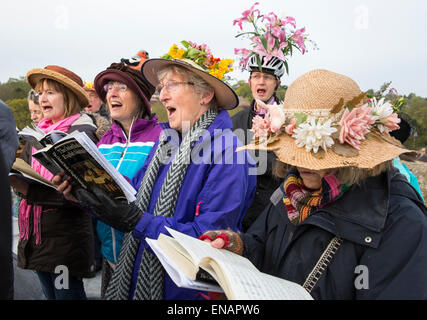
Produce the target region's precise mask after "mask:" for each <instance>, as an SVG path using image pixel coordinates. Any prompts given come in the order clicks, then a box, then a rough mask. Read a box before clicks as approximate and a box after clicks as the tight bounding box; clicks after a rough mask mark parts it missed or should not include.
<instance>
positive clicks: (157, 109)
mask: <svg viewBox="0 0 427 320" xmlns="http://www.w3.org/2000/svg"><path fill="white" fill-rule="evenodd" d="M151 112H153V113H155V114H157V117H158V118H159V122H168V121H169V120H168V113H167V111H166V109H165V107H164V106H163V105H162V103H161V102H158V101H156V102H152V103H151Z"/></svg>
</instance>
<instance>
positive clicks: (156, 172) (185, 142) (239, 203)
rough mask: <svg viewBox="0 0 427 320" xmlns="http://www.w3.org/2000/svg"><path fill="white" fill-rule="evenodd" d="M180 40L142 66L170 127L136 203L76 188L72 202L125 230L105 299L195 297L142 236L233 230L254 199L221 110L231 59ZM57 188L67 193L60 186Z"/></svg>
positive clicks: (229, 96)
mask: <svg viewBox="0 0 427 320" xmlns="http://www.w3.org/2000/svg"><path fill="white" fill-rule="evenodd" d="M182 43H183V44H184V45H186V49H187V50H184V49H178V48H177V46H173V47H172V48H171V50H170V51H169V53H170V54H169V55H166V56H165V58H164V59H151V60H147V61H146V62H145V63H144V64H143V66H142V71H141V72H142V74H143V76H144V77H145V78H146V79H147V80H148V81H149V82H150V83H151V84H152V85H153V86H156V87H157V92H158V93H159V99H160V101H161V102H162V103H163V105H164V106H165V108H166V109H167V112H168V117H169V123H166V124H162V128H163V132H162V135H161V137H160V140H159V141H158V142H157V143H156V145H155V146H154V147H153V150H152V152H151V153H150V155H149V156H148V159H147V161H146V164H145V165H144V167H143V168H142V170H140V172H138V173H137V174H136V176H135V177H134V178H133V180H132V184H133V185H134V187H135V188H136V189H138V194H137V200H136V202H134V203H131V204H130V205H129V204H127V203H120V202H115V201H113V200H111V199H108V197H107V196H106V195H105V194H102V192H100V191H99V190H93V192H79V191H77V197H78V199H79V201H80V202H81V203H82V204H83V205H86V206H88V207H90V208H91V209H92V210H94V212H95V213H96V214H97V215H98V216H99V218H100V219H101V220H104V221H105V222H106V223H107V224H110V225H112V226H116V227H117V228H118V229H121V230H123V231H127V232H128V233H127V234H126V235H125V239H124V243H123V248H122V251H121V252H120V258H119V262H118V264H117V267H116V270H115V272H114V275H113V278H112V280H111V282H110V286H109V287H108V289H107V293H106V298H107V299H135V300H139V299H150V300H151V299H195V298H197V297H199V298H201V297H202V295H200V294H198V292H197V291H195V290H190V289H182V288H178V287H177V286H176V285H175V284H174V283H173V281H172V280H171V279H170V278H169V276H168V275H167V274H166V273H164V271H163V268H162V266H161V264H160V262H159V261H158V260H157V258H156V257H155V255H153V254H152V253H151V251H150V250H149V249H148V245H147V243H146V241H145V238H146V237H149V238H154V239H157V237H158V236H159V234H160V233H167V230H166V229H165V227H166V226H168V227H171V228H173V229H176V230H179V231H181V232H183V233H186V234H189V235H192V236H194V237H198V236H200V235H201V234H202V233H203V232H205V231H207V230H209V229H212V228H215V229H216V228H217V227H219V226H221V227H220V228H230V229H231V230H234V231H237V230H239V228H240V227H241V222H242V218H243V213H244V212H245V210H246V209H247V208H248V206H249V204H250V202H251V201H252V198H253V194H254V191H255V185H256V176H255V175H249V173H250V169H251V168H252V169H255V168H254V165H250V164H249V162H248V158H247V156H246V154H245V153H242V155H241V157H240V158H238V154H236V152H235V148H236V147H238V146H239V145H241V144H240V142H239V140H238V138H237V137H236V136H235V135H234V134H233V133H232V131H231V128H232V123H231V119H230V116H229V115H228V112H227V110H230V109H233V108H235V107H236V106H237V104H238V99H237V96H236V94H235V93H234V91H233V90H232V89H231V88H230V87H229V86H228V85H227V84H226V83H225V82H223V81H221V80H220V79H221V78H223V75H224V73H225V71H227V70H228V65H229V63H230V61H228V60H225V62H224V61H223V60H221V61H223V62H222V63H221V61H219V59H214V58H213V57H211V55H210V54H209V51H208V49H207V48H206V46H197V45H196V44H193V43H190V42H182ZM179 50H181V51H179ZM190 53H191V54H190ZM176 55H179V57H178V56H176ZM175 57H176V58H177V59H173V60H172V59H168V58H175ZM206 57H208V58H206ZM178 58H184V59H178ZM198 58H200V59H198ZM190 59H191V60H190ZM194 61H197V62H198V63H196V62H194ZM215 65H216V67H215ZM205 70H206V71H205ZM208 72H209V73H208ZM213 74H215V75H216V76H214V75H213ZM217 76H218V77H219V78H217ZM59 188H60V189H61V190H65V193H67V192H69V191H70V190H69V189H67V185H66V183H63V185H60V186H59Z"/></svg>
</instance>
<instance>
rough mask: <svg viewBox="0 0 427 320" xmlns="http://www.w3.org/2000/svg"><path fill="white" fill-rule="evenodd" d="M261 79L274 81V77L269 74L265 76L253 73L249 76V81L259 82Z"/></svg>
mask: <svg viewBox="0 0 427 320" xmlns="http://www.w3.org/2000/svg"><path fill="white" fill-rule="evenodd" d="M261 78H264V80H265V81H271V82H272V81H275V80H276V77H275V76H273V75H271V74H265V73H254V74H252V75H251V79H254V80H261Z"/></svg>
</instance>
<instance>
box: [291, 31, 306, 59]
mask: <svg viewBox="0 0 427 320" xmlns="http://www.w3.org/2000/svg"><path fill="white" fill-rule="evenodd" d="M304 32H305V28H301V29H298V30H296V31H295V33H294V34H293V35H292V38H293V39H294V40H295V42H296V43H297V45H298V47H299V48H300V49H301V50H302V54H304V53H305V44H304V42H305V39H304V38H305V37H306V36H307V35H306V34H304Z"/></svg>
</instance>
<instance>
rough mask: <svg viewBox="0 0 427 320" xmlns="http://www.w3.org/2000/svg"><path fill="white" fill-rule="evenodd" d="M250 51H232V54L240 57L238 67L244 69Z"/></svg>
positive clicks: (243, 49)
mask: <svg viewBox="0 0 427 320" xmlns="http://www.w3.org/2000/svg"><path fill="white" fill-rule="evenodd" d="M251 53H252V51H250V50H248V49H245V48H242V49H236V48H235V49H234V54H236V55H240V56H242V60H241V61H240V65H241V66H243V67H244V68H246V64H247V63H248V60H249V57H250V56H251Z"/></svg>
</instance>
